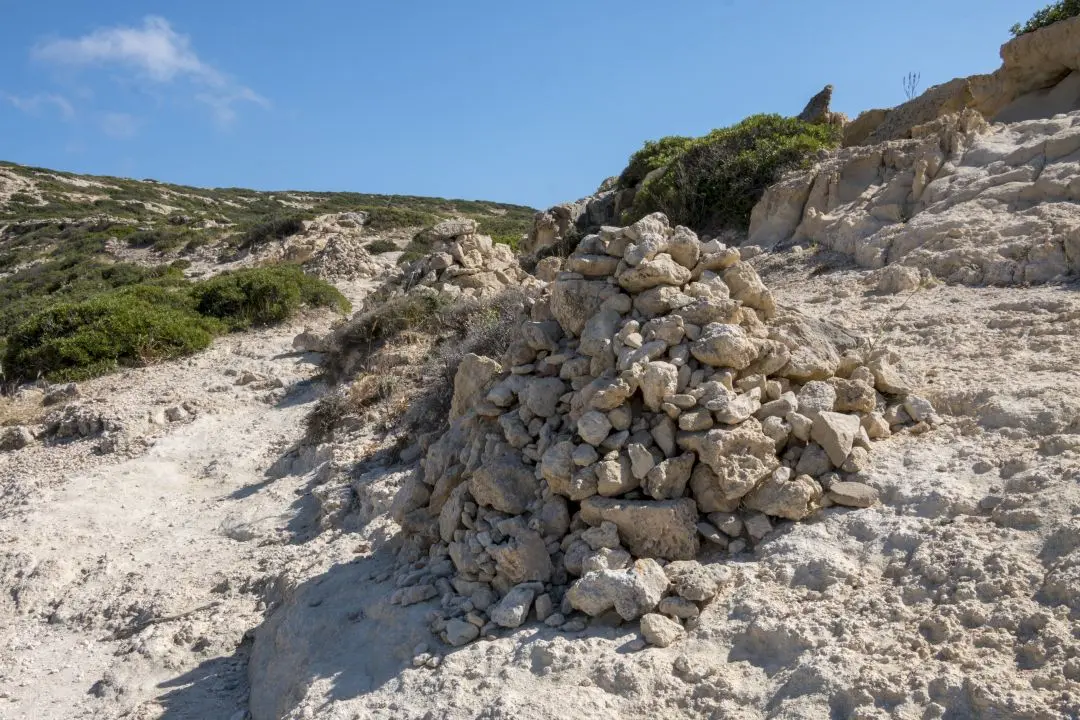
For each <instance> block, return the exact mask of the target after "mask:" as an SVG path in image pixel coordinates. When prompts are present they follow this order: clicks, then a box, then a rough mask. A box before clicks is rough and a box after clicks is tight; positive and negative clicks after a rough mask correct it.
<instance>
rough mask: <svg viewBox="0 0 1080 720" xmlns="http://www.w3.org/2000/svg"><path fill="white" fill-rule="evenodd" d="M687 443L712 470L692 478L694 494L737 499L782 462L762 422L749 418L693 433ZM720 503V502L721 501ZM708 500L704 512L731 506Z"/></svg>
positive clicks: (699, 497) (697, 496)
mask: <svg viewBox="0 0 1080 720" xmlns="http://www.w3.org/2000/svg"><path fill="white" fill-rule="evenodd" d="M684 445H685V447H687V448H688V449H690V450H694V451H696V452H697V454H698V458H699V459H700V460H701V462H703V463H704V464H705V465H707V466H708V467H709V469H710V470H712V472H713V475H712V477H709V476H708V475H706V474H704V473H701V474H696V475H695V476H694V477H693V478H692V479H691V487H692V489H693V491H694V496H695V497H696V498H698V499H699V502H701V498H703V497H710V498H713V499H714V500H718V501H724V500H737V499H738V498H741V497H742V496H744V495H746V493H748V492H750V491H751V490H753V489H754V487H755V486H757V484H758V483H759V482H761V481H762V480H764V479H765V478H766V477H767V476H768V475H769V474H770V473H771V472H772V471H773V470H775V469H776V467H777V465H779V464H780V463H779V460H777V458H776V454H775V453H776V447H775V444H774V443H773V441H772V439H770V438H769V437H768V436H766V435H765V434H764V433H762V432H761V428H760V425H757V424H756V423H755V422H754V421H747V422H745V423H743V424H742V425H739V426H738V427H735V428H732V429H730V430H728V429H717V430H710V431H709V432H708V433H706V434H705V435H704V436H703V437H690V438H687V439H685V440H684ZM718 504H721V503H718ZM712 505H713V504H712V503H710V504H706V506H705V507H703V508H702V512H716V511H722V510H728V509H730V508H726V507H723V506H720V507H717V506H712Z"/></svg>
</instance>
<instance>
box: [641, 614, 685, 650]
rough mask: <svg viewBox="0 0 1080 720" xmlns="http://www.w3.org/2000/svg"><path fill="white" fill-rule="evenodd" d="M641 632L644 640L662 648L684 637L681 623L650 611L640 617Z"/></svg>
mask: <svg viewBox="0 0 1080 720" xmlns="http://www.w3.org/2000/svg"><path fill="white" fill-rule="evenodd" d="M641 634H642V636H644V638H645V642H647V643H649V644H650V645H655V646H656V647H662V648H666V647H668V646H669V645H671V644H673V643H676V642H678V641H679V640H682V639H683V638H684V637H686V631H685V630H683V627H682V625H680V624H679V623H677V622H675V621H674V620H672V619H671V618H668V617H665V616H663V615H660V614H658V613H650V614H648V615H645V616H644V617H643V618H641Z"/></svg>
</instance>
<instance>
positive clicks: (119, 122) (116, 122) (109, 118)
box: [101, 112, 139, 140]
mask: <svg viewBox="0 0 1080 720" xmlns="http://www.w3.org/2000/svg"><path fill="white" fill-rule="evenodd" d="M101 130H102V131H103V132H104V133H105V134H106V135H108V136H109V137H112V138H116V139H118V140H124V139H127V138H130V137H134V136H135V134H136V133H137V132H139V120H138V118H136V117H135V116H134V115H128V114H127V113H122V112H110V113H105V114H104V115H102V116H101Z"/></svg>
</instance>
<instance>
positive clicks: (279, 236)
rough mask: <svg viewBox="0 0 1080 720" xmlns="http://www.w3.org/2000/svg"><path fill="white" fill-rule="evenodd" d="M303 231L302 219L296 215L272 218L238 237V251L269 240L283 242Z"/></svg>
mask: <svg viewBox="0 0 1080 720" xmlns="http://www.w3.org/2000/svg"><path fill="white" fill-rule="evenodd" d="M303 229H304V220H303V218H301V217H299V216H296V215H289V216H286V217H273V218H271V219H269V220H266V221H264V222H260V223H259V224H257V225H254V226H252V227H251V228H249V229H248V230H247V231H246V232H245V233H244V234H243V235H241V236H240V243H239V246H240V249H241V250H246V249H248V248H253V247H256V246H258V245H262V244H263V243H266V242H269V241H271V240H284V239H285V238H287V237H289V236H290V235H295V234H296V233H298V232H300V231H301V230H303Z"/></svg>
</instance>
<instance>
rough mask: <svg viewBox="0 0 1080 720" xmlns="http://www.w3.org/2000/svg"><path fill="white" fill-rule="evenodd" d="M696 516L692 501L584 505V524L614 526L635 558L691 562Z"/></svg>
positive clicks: (588, 502)
mask: <svg viewBox="0 0 1080 720" xmlns="http://www.w3.org/2000/svg"><path fill="white" fill-rule="evenodd" d="M697 515H698V513H697V506H696V505H695V504H694V501H693V500H691V499H689V498H682V499H679V500H662V501H647V500H618V499H614V498H600V497H591V498H588V499H587V500H585V501H584V502H582V503H581V517H582V519H583V520H584V521H585V522H587V523H589V524H590V525H599V524H600V523H601V522H603V521H605V520H607V521H610V522H613V523H615V525H617V526H618V528H619V537H620V539H621V540H622V543H623V545H624V546H625V547H626V549H627V550H629V551H630V552H631V553H633V554H634V555H635V556H636V557H655V558H662V559H664V560H691V559H693V558H694V556H695V555H697V551H698V546H699V545H698V535H697Z"/></svg>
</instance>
